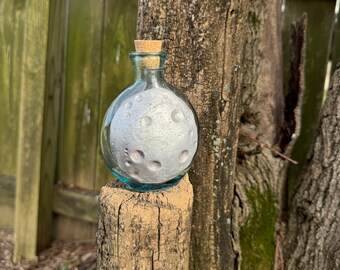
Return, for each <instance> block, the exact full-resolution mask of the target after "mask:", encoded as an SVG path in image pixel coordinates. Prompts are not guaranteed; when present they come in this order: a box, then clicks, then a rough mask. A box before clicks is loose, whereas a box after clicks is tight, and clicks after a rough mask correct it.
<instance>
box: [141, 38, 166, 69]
mask: <svg viewBox="0 0 340 270" xmlns="http://www.w3.org/2000/svg"><path fill="white" fill-rule="evenodd" d="M162 45H163V40H135V48H136V52H145V53H159V52H161V51H162ZM159 65H160V57H159V56H147V57H145V58H143V59H142V62H141V66H142V67H144V68H151V69H152V68H159Z"/></svg>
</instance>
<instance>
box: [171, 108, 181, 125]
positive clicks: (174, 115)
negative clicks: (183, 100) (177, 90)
mask: <svg viewBox="0 0 340 270" xmlns="http://www.w3.org/2000/svg"><path fill="white" fill-rule="evenodd" d="M171 119H172V121H174V122H176V123H179V122H181V121H182V120H183V119H184V115H183V113H182V112H181V111H178V110H174V111H173V112H172V113H171Z"/></svg>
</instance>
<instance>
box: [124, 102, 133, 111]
mask: <svg viewBox="0 0 340 270" xmlns="http://www.w3.org/2000/svg"><path fill="white" fill-rule="evenodd" d="M131 107H132V102H130V101H129V102H126V103H125V105H124V108H125V109H126V110H128V109H130V108H131Z"/></svg>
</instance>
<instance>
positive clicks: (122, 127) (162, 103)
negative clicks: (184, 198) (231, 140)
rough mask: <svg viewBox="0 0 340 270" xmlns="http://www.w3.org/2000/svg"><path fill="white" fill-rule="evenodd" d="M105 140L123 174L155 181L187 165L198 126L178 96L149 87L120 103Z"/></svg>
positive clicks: (177, 171) (192, 152) (177, 173)
mask: <svg viewBox="0 0 340 270" xmlns="http://www.w3.org/2000/svg"><path fill="white" fill-rule="evenodd" d="M109 140H110V148H111V151H112V155H113V157H114V158H115V159H116V161H117V164H118V166H119V168H120V169H121V170H123V171H124V172H125V173H126V175H128V176H129V177H130V178H132V179H134V180H136V181H138V182H141V183H149V184H159V183H163V182H166V181H168V180H170V179H172V178H175V177H177V176H179V175H180V174H181V173H182V172H183V171H184V170H185V169H186V168H187V167H188V166H189V165H190V163H191V161H192V159H193V156H194V154H195V152H196V150H197V140H198V130H197V125H196V122H195V117H194V114H193V112H192V111H191V109H190V108H189V107H188V105H187V104H186V103H185V102H184V101H183V100H182V99H181V98H179V97H178V96H177V95H176V94H174V93H173V92H171V91H169V90H167V89H164V88H152V89H149V90H146V91H143V92H140V93H138V94H136V95H134V96H131V97H130V98H128V99H126V100H125V101H124V102H123V103H122V104H121V105H120V107H119V108H118V109H117V111H116V113H115V115H114V117H113V119H112V121H111V126H110V139H109Z"/></svg>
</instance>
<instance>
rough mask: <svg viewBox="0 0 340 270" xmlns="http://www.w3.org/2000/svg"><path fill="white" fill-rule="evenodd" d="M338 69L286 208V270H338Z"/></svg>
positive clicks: (339, 192)
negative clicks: (292, 194) (288, 211)
mask: <svg viewBox="0 0 340 270" xmlns="http://www.w3.org/2000/svg"><path fill="white" fill-rule="evenodd" d="M339 122H340V67H339V66H338V68H337V70H336V72H335V74H334V76H333V85H332V86H331V89H330V90H329V93H328V99H327V101H326V103H325V105H324V108H323V112H322V115H321V122H320V126H319V128H318V130H317V136H316V140H315V143H314V148H313V149H312V151H311V153H310V157H309V160H308V162H307V166H306V167H305V170H304V173H303V174H302V176H301V178H300V181H299V185H298V187H297V190H296V193H295V194H294V196H293V201H292V205H291V208H290V216H289V221H288V228H287V232H286V243H285V248H284V250H285V251H286V252H285V255H286V256H285V257H286V269H318V270H319V269H320V270H321V269H325V270H326V269H340V222H339V218H340V210H339V206H340V158H339V157H340V139H339V138H340V124H339Z"/></svg>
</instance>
